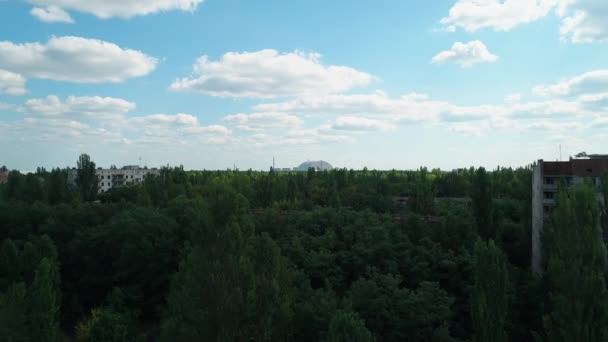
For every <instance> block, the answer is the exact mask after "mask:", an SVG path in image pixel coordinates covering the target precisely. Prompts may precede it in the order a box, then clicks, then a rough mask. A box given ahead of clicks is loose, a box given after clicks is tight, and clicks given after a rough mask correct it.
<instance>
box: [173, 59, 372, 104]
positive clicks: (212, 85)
mask: <svg viewBox="0 0 608 342" xmlns="http://www.w3.org/2000/svg"><path fill="white" fill-rule="evenodd" d="M320 59H321V56H320V55H319V54H317V53H304V52H299V51H295V52H291V53H284V54H281V53H279V52H277V51H276V50H261V51H257V52H243V53H238V52H229V53H226V54H224V56H222V58H221V59H220V60H219V61H210V60H209V57H208V56H202V57H200V58H199V59H198V60H197V61H196V63H195V64H194V75H193V76H191V77H188V78H182V79H179V80H176V81H175V82H173V84H171V86H170V89H171V90H173V91H192V92H198V93H201V94H205V95H210V96H220V97H244V98H277V97H294V96H304V95H312V94H329V93H339V92H344V91H348V90H350V89H352V88H354V87H356V86H364V85H367V84H369V83H370V82H371V81H372V80H373V77H372V76H371V75H370V74H367V73H365V72H361V71H358V70H355V69H353V68H349V67H345V66H334V65H330V66H325V65H323V64H321V62H320Z"/></svg>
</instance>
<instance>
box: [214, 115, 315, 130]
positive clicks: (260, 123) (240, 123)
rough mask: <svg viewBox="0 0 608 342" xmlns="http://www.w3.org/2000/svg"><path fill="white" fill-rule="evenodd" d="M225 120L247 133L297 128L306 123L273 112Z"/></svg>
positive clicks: (229, 116)
mask: <svg viewBox="0 0 608 342" xmlns="http://www.w3.org/2000/svg"><path fill="white" fill-rule="evenodd" d="M224 120H225V121H227V122H229V123H231V124H235V125H236V126H237V127H238V128H239V129H242V130H247V131H260V130H269V129H285V128H295V127H298V126H301V125H302V124H303V123H304V121H302V120H301V119H300V118H298V117H297V116H295V115H290V114H286V113H272V112H267V113H252V114H234V115H228V116H226V117H225V118H224Z"/></svg>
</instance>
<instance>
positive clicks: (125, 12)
mask: <svg viewBox="0 0 608 342" xmlns="http://www.w3.org/2000/svg"><path fill="white" fill-rule="evenodd" d="M27 1H28V2H29V3H31V4H34V5H38V6H45V7H50V6H53V7H57V8H60V9H63V10H73V11H78V12H83V13H89V14H93V15H95V16H97V17H98V18H101V19H108V18H113V17H119V18H131V17H134V16H140V15H148V14H153V13H158V12H164V11H172V10H178V11H188V12H192V11H194V10H195V9H196V8H197V7H198V5H199V4H201V3H202V2H203V0H145V1H143V0H27Z"/></svg>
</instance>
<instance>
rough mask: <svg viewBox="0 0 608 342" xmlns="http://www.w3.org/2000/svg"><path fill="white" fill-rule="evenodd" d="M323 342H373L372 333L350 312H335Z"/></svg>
mask: <svg viewBox="0 0 608 342" xmlns="http://www.w3.org/2000/svg"><path fill="white" fill-rule="evenodd" d="M328 335H329V336H328V337H327V339H326V340H325V342H373V341H375V339H374V336H373V335H372V333H371V332H370V331H369V330H367V328H366V327H365V322H364V321H363V320H362V319H361V318H359V316H358V315H357V314H356V313H355V312H352V311H342V310H340V311H337V312H336V313H335V314H334V316H333V317H332V319H331V322H330V323H329V333H328Z"/></svg>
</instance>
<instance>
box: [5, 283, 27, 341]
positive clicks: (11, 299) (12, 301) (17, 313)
mask: <svg viewBox="0 0 608 342" xmlns="http://www.w3.org/2000/svg"><path fill="white" fill-rule="evenodd" d="M25 295H26V288H25V284H23V283H14V284H12V285H11V286H10V287H9V288H8V290H7V291H6V292H5V293H0V341H3V342H27V341H29V336H28V331H27V318H26V307H27V306H26V300H25Z"/></svg>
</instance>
